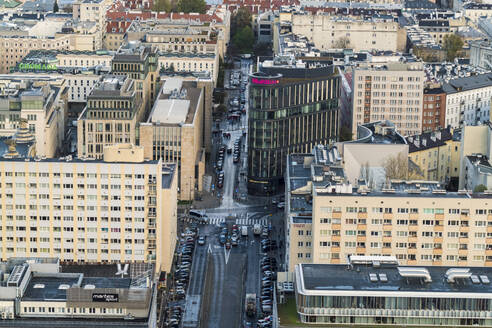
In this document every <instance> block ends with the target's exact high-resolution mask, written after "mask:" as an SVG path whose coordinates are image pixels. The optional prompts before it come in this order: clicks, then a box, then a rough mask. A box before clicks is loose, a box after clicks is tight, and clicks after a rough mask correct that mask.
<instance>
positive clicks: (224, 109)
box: [217, 104, 227, 114]
mask: <svg viewBox="0 0 492 328" xmlns="http://www.w3.org/2000/svg"><path fill="white" fill-rule="evenodd" d="M225 112H227V106H226V105H224V104H220V105H219V106H218V107H217V113H220V114H224V113H225Z"/></svg>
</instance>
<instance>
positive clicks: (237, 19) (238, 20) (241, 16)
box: [231, 7, 251, 35]
mask: <svg viewBox="0 0 492 328" xmlns="http://www.w3.org/2000/svg"><path fill="white" fill-rule="evenodd" d="M245 26H251V12H250V11H249V9H248V8H246V7H241V8H239V9H238V10H237V12H236V14H235V15H234V16H233V17H232V23H231V30H232V31H231V33H232V34H233V35H234V34H235V33H236V32H237V31H239V30H241V29H242V28H243V27H245Z"/></svg>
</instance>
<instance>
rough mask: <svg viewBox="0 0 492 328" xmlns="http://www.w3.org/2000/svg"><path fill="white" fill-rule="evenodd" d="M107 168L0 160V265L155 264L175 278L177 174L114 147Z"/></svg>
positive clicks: (77, 162)
mask: <svg viewBox="0 0 492 328" xmlns="http://www.w3.org/2000/svg"><path fill="white" fill-rule="evenodd" d="M104 155H105V157H104V159H103V160H83V159H72V158H71V157H67V158H60V159H49V160H42V159H39V158H34V159H24V158H20V159H0V181H1V183H2V188H3V192H2V198H0V203H1V204H2V212H1V213H0V222H1V224H2V227H3V229H2V232H1V236H2V241H1V242H0V256H1V259H2V260H7V259H9V258H11V257H29V256H36V257H44V258H48V257H57V258H59V259H60V260H61V261H62V262H81V261H84V262H89V263H122V262H123V263H124V262H148V263H155V265H156V270H158V271H160V270H163V271H169V270H170V267H171V262H172V258H173V253H174V247H175V243H176V217H177V215H176V203H177V200H176V189H177V184H176V182H177V178H176V174H175V166H174V165H167V166H166V167H163V165H162V161H147V160H144V158H143V151H142V150H141V148H140V149H139V148H138V147H134V146H131V145H116V146H112V147H110V149H105V154H104Z"/></svg>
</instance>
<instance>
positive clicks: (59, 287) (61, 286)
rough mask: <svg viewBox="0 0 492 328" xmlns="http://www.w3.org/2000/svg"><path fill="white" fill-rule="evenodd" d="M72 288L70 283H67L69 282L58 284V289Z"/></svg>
mask: <svg viewBox="0 0 492 328" xmlns="http://www.w3.org/2000/svg"><path fill="white" fill-rule="evenodd" d="M69 288H70V285H67V284H61V285H60V286H58V289H69Z"/></svg>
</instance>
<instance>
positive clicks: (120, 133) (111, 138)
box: [77, 75, 145, 159]
mask: <svg viewBox="0 0 492 328" xmlns="http://www.w3.org/2000/svg"><path fill="white" fill-rule="evenodd" d="M136 83H137V82H135V81H134V80H132V79H131V78H127V77H126V76H121V75H106V76H104V78H103V79H102V80H101V81H100V82H98V84H97V85H95V86H94V88H93V89H92V91H91V93H90V94H89V96H88V97H87V106H86V107H85V108H84V110H83V111H82V113H81V114H80V116H79V118H78V120H77V152H78V157H81V158H82V157H84V158H87V157H89V158H97V159H101V158H102V157H103V150H104V147H105V146H110V145H113V144H117V143H130V144H136V139H137V135H136V127H137V123H138V122H140V121H141V120H142V119H143V117H144V114H145V113H144V107H143V103H142V99H141V98H140V95H139V94H138V93H137V90H136Z"/></svg>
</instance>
